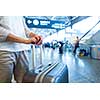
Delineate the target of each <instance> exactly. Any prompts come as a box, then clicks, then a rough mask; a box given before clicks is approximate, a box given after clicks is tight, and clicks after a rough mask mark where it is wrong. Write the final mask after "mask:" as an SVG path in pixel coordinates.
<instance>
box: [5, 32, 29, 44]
mask: <svg viewBox="0 0 100 100" xmlns="http://www.w3.org/2000/svg"><path fill="white" fill-rule="evenodd" d="M6 40H7V41H11V42H17V43H26V44H27V39H24V38H21V37H18V36H15V35H13V34H9V35H8V36H7V39H6Z"/></svg>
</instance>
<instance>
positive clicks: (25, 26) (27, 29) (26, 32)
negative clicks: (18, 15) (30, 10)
mask: <svg viewBox="0 0 100 100" xmlns="http://www.w3.org/2000/svg"><path fill="white" fill-rule="evenodd" d="M23 25H24V29H25V34H26V36H27V37H28V38H29V34H30V32H31V31H30V29H29V28H28V27H27V25H26V23H25V18H24V17H23Z"/></svg>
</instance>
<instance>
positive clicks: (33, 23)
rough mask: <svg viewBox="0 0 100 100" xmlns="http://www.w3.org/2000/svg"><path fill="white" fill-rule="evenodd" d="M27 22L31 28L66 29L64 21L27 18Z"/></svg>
mask: <svg viewBox="0 0 100 100" xmlns="http://www.w3.org/2000/svg"><path fill="white" fill-rule="evenodd" d="M25 22H26V24H27V26H28V27H29V28H48V29H58V30H59V29H64V28H65V22H64V21H56V20H45V19H36V18H29V17H25Z"/></svg>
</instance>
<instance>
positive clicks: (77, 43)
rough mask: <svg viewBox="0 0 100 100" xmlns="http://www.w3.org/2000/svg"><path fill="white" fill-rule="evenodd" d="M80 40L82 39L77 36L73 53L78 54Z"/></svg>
mask: <svg viewBox="0 0 100 100" xmlns="http://www.w3.org/2000/svg"><path fill="white" fill-rule="evenodd" d="M79 41H80V39H79V37H78V36H77V37H76V40H75V43H74V50H73V53H74V54H76V51H77V49H78V48H79Z"/></svg>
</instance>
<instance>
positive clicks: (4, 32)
mask: <svg viewBox="0 0 100 100" xmlns="http://www.w3.org/2000/svg"><path fill="white" fill-rule="evenodd" d="M10 33H11V31H10V30H9V29H7V28H6V25H5V23H4V17H3V16H0V42H3V41H5V40H6V38H7V36H8V35H9V34H10Z"/></svg>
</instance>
